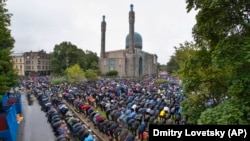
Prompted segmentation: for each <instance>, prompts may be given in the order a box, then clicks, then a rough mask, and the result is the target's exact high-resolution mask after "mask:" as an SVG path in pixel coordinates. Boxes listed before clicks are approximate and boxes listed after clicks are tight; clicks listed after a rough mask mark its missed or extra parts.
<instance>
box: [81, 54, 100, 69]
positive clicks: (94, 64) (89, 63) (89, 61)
mask: <svg viewBox="0 0 250 141" xmlns="http://www.w3.org/2000/svg"><path fill="white" fill-rule="evenodd" d="M84 61H85V65H84V66H83V69H85V70H87V69H93V70H98V69H99V66H98V61H99V57H98V56H97V54H96V53H94V52H92V51H89V50H87V51H86V54H85V56H84Z"/></svg>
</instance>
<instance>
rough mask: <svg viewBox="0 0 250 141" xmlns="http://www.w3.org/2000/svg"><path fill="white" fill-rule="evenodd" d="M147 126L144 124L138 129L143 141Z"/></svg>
mask: <svg viewBox="0 0 250 141" xmlns="http://www.w3.org/2000/svg"><path fill="white" fill-rule="evenodd" d="M146 127H147V126H146V124H145V123H142V124H141V125H140V126H139V128H138V134H139V139H141V140H142V141H143V133H144V131H146Z"/></svg>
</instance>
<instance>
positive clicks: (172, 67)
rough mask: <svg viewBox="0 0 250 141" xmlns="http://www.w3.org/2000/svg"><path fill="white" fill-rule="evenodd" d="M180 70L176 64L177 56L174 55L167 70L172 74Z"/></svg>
mask: <svg viewBox="0 0 250 141" xmlns="http://www.w3.org/2000/svg"><path fill="white" fill-rule="evenodd" d="M178 69H179V65H178V63H177V62H176V59H175V55H172V56H171V58H170V60H169V62H168V63H167V66H166V70H167V72H169V73H170V74H173V73H174V72H176V71H177V70H178Z"/></svg>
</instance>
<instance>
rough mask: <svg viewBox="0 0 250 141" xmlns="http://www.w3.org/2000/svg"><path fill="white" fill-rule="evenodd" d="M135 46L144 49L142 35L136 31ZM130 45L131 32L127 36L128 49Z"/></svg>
mask: <svg viewBox="0 0 250 141" xmlns="http://www.w3.org/2000/svg"><path fill="white" fill-rule="evenodd" d="M134 42H135V48H139V49H142V37H141V35H140V34H139V33H137V32H135V33H134ZM128 47H129V34H128V35H127V36H126V49H127V48H128Z"/></svg>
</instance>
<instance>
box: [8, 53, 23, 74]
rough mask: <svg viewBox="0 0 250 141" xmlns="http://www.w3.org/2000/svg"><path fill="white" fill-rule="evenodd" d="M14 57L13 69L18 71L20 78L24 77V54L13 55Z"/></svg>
mask: <svg viewBox="0 0 250 141" xmlns="http://www.w3.org/2000/svg"><path fill="white" fill-rule="evenodd" d="M11 56H12V63H13V68H14V69H15V70H16V72H17V74H18V76H24V57H23V53H13V54H11Z"/></svg>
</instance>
